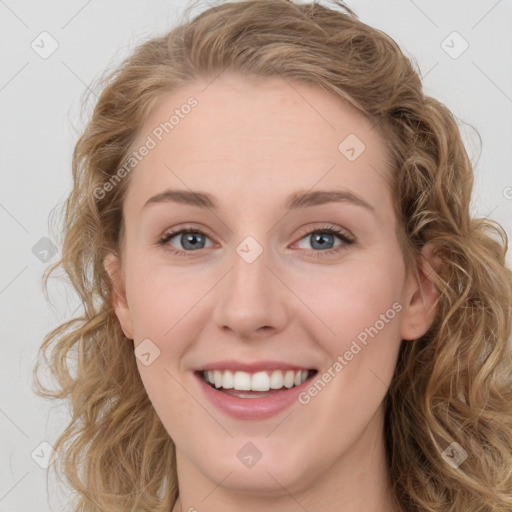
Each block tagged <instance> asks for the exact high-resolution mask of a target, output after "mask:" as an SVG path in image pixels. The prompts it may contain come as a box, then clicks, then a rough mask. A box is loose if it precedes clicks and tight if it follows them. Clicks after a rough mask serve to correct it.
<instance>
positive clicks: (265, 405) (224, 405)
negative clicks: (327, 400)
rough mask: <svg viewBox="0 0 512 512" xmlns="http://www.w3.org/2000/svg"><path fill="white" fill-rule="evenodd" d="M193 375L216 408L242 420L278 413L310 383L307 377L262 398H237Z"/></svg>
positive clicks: (289, 404)
mask: <svg viewBox="0 0 512 512" xmlns="http://www.w3.org/2000/svg"><path fill="white" fill-rule="evenodd" d="M195 376H196V378H197V379H198V380H199V384H200V386H201V389H202V390H203V393H204V394H205V396H206V397H207V398H208V399H209V400H210V402H212V404H213V405H214V406H215V407H217V409H219V410H220V411H222V412H224V413H226V414H228V415H229V416H231V417H233V418H237V419H242V420H264V419H266V418H271V417H272V416H275V415H277V414H279V413H280V412H282V411H284V410H285V409H287V408H288V407H290V406H291V405H292V404H293V403H294V402H297V400H298V398H297V396H298V395H299V394H300V392H301V391H303V390H304V389H306V388H307V387H308V386H309V385H310V384H311V380H312V378H309V379H307V380H306V381H305V382H303V383H302V384H300V385H299V386H295V387H293V388H290V389H287V390H286V391H280V392H279V393H274V394H272V395H270V396H267V397H264V398H238V397H236V396H233V395H228V394H227V393H224V392H222V391H218V390H217V389H216V388H213V387H212V386H210V385H209V384H207V383H206V382H205V380H204V379H203V378H202V376H201V375H200V374H198V373H196V374H195Z"/></svg>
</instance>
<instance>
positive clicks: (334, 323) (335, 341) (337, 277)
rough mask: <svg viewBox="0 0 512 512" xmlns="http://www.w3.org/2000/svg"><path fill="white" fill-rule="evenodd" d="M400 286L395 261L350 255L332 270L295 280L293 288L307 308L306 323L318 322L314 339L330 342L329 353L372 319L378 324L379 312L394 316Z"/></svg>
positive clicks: (354, 335)
mask: <svg viewBox="0 0 512 512" xmlns="http://www.w3.org/2000/svg"><path fill="white" fill-rule="evenodd" d="M401 285H402V276H401V271H400V268H397V267H396V265H395V264H391V263H390V262H389V261H383V260H378V259H377V260H375V259H370V258H368V259H364V258H359V259H356V258H354V259H352V260H350V261H349V260H347V261H346V262H344V264H343V265H340V266H339V267H338V268H336V270H335V271H333V268H331V269H328V271H322V272H317V273H315V274H311V276H310V278H303V277H302V278H301V279H296V280H295V282H294V284H293V289H294V292H295V293H296V294H297V296H298V297H299V298H301V300H302V301H303V303H304V304H305V305H306V306H307V309H308V310H309V312H307V313H306V318H310V319H311V320H310V322H309V323H310V326H311V327H313V322H315V323H316V324H318V326H319V328H318V327H317V329H316V332H317V333H318V336H319V338H318V339H321V340H324V342H325V343H326V344H327V345H330V346H331V349H330V350H328V352H329V353H332V351H333V350H334V351H335V352H337V351H338V350H339V349H340V348H343V347H344V346H345V345H346V344H347V343H348V344H350V340H352V339H353V338H356V337H357V336H358V335H359V334H360V333H361V332H364V329H365V328H367V327H370V326H372V325H374V324H375V323H376V322H379V323H378V327H381V322H380V321H379V320H380V318H381V315H386V312H387V311H388V310H390V309H391V311H390V312H389V315H388V316H391V317H392V318H395V316H396V314H395V313H396V306H395V309H393V304H394V303H397V302H399V301H400V299H401V295H400V292H401ZM394 323H395V324H398V322H394ZM389 324H390V323H389V322H386V326H388V325H389ZM362 337H364V336H362Z"/></svg>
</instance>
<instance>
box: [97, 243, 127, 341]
mask: <svg viewBox="0 0 512 512" xmlns="http://www.w3.org/2000/svg"><path fill="white" fill-rule="evenodd" d="M103 266H104V268H105V270H106V272H107V274H108V275H109V277H110V282H111V284H112V307H113V309H114V311H115V314H116V316H117V319H118V320H119V323H120V324H121V329H122V330H123V332H124V335H125V336H126V337H127V338H129V339H133V329H132V320H131V315H130V309H129V307H128V301H127V300H126V289H125V285H124V282H123V277H122V275H121V261H120V258H119V256H117V255H116V254H114V253H112V252H109V253H108V254H107V256H106V257H105V259H104V260H103Z"/></svg>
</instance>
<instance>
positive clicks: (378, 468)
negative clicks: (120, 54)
mask: <svg viewBox="0 0 512 512" xmlns="http://www.w3.org/2000/svg"><path fill="white" fill-rule="evenodd" d="M337 7H338V8H334V6H333V9H328V8H326V7H322V6H320V5H317V4H309V5H304V6H299V5H295V4H293V3H291V2H288V1H285V0H277V1H276V0H274V1H268V0H251V1H244V2H237V3H225V4H223V5H220V6H217V7H215V8H211V9H207V10H206V11H205V12H203V13H201V14H200V15H198V16H197V17H196V18H195V19H193V20H191V21H190V22H186V23H184V24H183V25H181V26H180V27H178V28H176V29H174V30H173V31H171V32H170V33H169V34H167V35H165V36H163V37H158V38H155V39H153V40H151V41H148V42H147V43H145V44H143V45H141V46H140V47H139V48H138V49H137V50H136V51H135V52H134V54H133V55H132V56H131V57H129V58H128V59H127V60H126V61H125V62H124V63H123V65H122V66H121V67H120V68H119V69H118V70H115V71H114V72H113V73H112V74H111V75H110V76H109V77H108V79H107V81H106V84H105V87H104V90H103V92H102V94H101V96H100V98H99V100H98V103H97V105H96V107H95V110H94V112H93V115H92V119H91V121H90V123H89V125H88V126H87V128H86V130H85V132H84V133H83V135H82V137H81V138H80V139H79V140H78V142H77V145H76V147H75V151H74V156H73V173H74V187H73V191H72V193H71V195H70V197H69V199H68V201H67V204H66V216H65V242H64V247H63V251H62V262H61V264H62V265H63V267H64V268H65V270H66V272H67V273H68V275H69V277H70V279H71V282H72V284H73V285H74V287H75V288H76V290H77V292H78V293H79V295H80V298H81V300H82V302H83V304H84V315H83V316H82V317H80V318H77V319H75V320H73V321H71V322H68V323H66V324H64V325H62V326H60V327H59V328H57V329H55V330H54V331H53V332H51V333H50V334H49V335H48V336H47V338H46V339H45V341H44V343H43V347H42V350H43V351H48V350H50V349H51V356H50V357H51V359H50V361H51V364H52V369H53V372H54V374H55V375H56V377H57V378H58V379H59V384H60V389H59V390H57V391H55V392H53V393H52V392H50V391H49V390H46V389H42V388H43V387H42V386H41V389H40V391H39V392H40V393H42V394H44V393H46V396H56V397H59V398H68V399H70V400H71V402H72V405H73V412H74V414H73V420H72V422H71V423H70V424H69V426H68V427H67V429H66V430H65V431H64V432H63V434H62V436H61V437H60V438H59V440H58V442H57V444H56V446H55V448H56V450H57V452H58V453H59V459H58V463H59V464H60V466H59V467H60V468H61V470H62V473H63V474H64V475H65V476H66V477H67V479H68V481H69V483H70V485H71V486H72V487H73V488H74V489H75V490H76V491H77V493H78V495H77V496H78V498H77V502H76V505H75V508H74V510H77V511H79V510H80V511H100V510H109V511H127V510H130V511H138V510H152V511H157V510H158V511H173V512H176V511H184V510H189V511H192V510H198V511H203V510H205V511H211V512H215V511H223V512H225V511H231V510H239V509H240V508H242V507H243V508H244V509H245V510H250V511H256V510H269V511H273V510H276V511H277V510H279V511H293V510H301V509H302V510H308V511H316V510H322V511H325V512H329V511H331V510H332V511H334V510H336V511H337V510H343V511H344V512H354V511H356V510H372V511H376V512H377V511H379V512H380V511H382V512H390V511H393V512H395V511H407V512H410V511H418V512H419V511H429V512H430V511H435V512H448V511H465V512H476V511H479V512H481V511H492V512H498V511H500V512H504V511H506V510H510V509H511V507H512V474H511V473H510V467H511V464H512V441H511V439H512V436H511V434H512V375H511V368H512V358H511V351H510V346H509V345H508V344H507V340H508V339H509V338H510V334H511V307H512V276H511V272H510V271H509V270H507V269H506V268H505V264H504V258H505V253H506V248H507V237H506V234H505V232H504V230H503V229H502V228H501V226H499V225H498V224H497V223H495V222H492V221H490V220H487V219H472V218H471V217H470V214H469V202H470V199H471V190H472V182H473V173H472V168H471V163H470V161H469V158H468V156H467V154H466V151H465V149H464V146H463V143H462V141H461V137H460V133H459V130H458V128H457V124H456V122H455V120H454V118H453V116H452V115H451V113H450V112H449V110H448V109H447V108H446V107H445V106H443V105H442V104H441V103H439V102H438V101H436V100H434V99H433V98H430V97H427V96H425V95H424V94H423V92H422V87H421V81H420V79H419V77H418V74H417V72H416V71H415V70H414V68H413V67H412V65H411V63H410V62H409V61H408V59H407V58H406V57H405V56H404V55H403V54H402V52H401V51H400V49H399V48H398V46H397V45H396V43H395V42H394V41H393V40H392V39H390V38H389V37H388V36H386V35H385V34H383V33H382V32H380V31H378V30H375V29H373V28H371V27H369V26H367V25H365V24H363V23H361V22H360V21H359V20H358V19H357V17H356V16H355V15H354V13H353V12H352V11H351V10H350V9H348V8H347V7H345V6H344V5H343V4H341V2H337ZM496 235H498V238H496ZM48 276H49V273H48V274H47V276H46V277H48ZM70 356H72V357H76V358H77V363H76V368H73V369H72V370H69V369H68V365H67V358H68V357H70ZM36 369H37V368H36Z"/></svg>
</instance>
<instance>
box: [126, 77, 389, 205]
mask: <svg viewBox="0 0 512 512" xmlns="http://www.w3.org/2000/svg"><path fill="white" fill-rule="evenodd" d="M191 98H192V99H191ZM191 105H193V106H191ZM149 140H151V143H150V144H147V145H148V146H149V145H151V146H152V148H151V149H150V150H149V151H148V152H147V154H146V155H145V156H144V157H143V158H142V159H141V160H140V162H139V163H138V164H137V166H136V168H135V170H134V171H133V172H132V175H131V177H130V180H131V183H130V186H129V190H128V195H127V198H126V200H127V201H128V200H129V201H130V202H134V203H139V205H140V206H142V204H143V202H144V201H145V200H146V199H147V198H148V197H150V196H151V195H153V194H155V193H158V192H162V191H163V190H164V189H165V188H180V189H190V190H208V191H210V192H211V193H212V194H214V195H215V196H218V197H219V198H220V201H221V202H222V201H223V200H229V202H230V204H234V203H236V202H238V203H239V204H240V205H242V204H243V205H245V206H246V207H247V206H248V205H249V204H250V203H251V201H253V200H254V199H255V198H262V197H266V198H268V199H269V200H270V199H272V200H274V201H281V199H282V198H284V197H285V196H288V195H289V194H290V192H293V191H296V190H310V189H314V187H317V188H322V189H325V188H340V187H343V188H344V189H349V190H352V191H354V192H355V193H358V194H359V195H361V196H365V198H366V200H367V201H368V202H370V203H381V204H382V206H383V207H386V206H390V204H389V202H390V198H389V190H387V189H388V188H389V186H388V184H387V181H388V180H387V174H388V172H389V171H388V169H387V163H386V162H387V153H386V149H385V145H384V142H383V141H382V139H381V138H380V135H379V134H378V133H377V131H376V130H373V129H372V124H371V122H370V120H369V119H367V118H366V117H365V116H364V115H362V114H361V113H360V112H359V111H357V110H356V109H355V108H354V107H352V106H351V105H349V104H348V103H347V102H345V101H344V100H341V99H340V98H338V97H336V96H334V94H331V93H328V92H326V91H324V90H322V89H321V88H319V87H317V86H313V85H309V84H305V83H301V82H293V83H291V82H286V81H284V80H282V79H277V78H271V79H268V78H265V79H258V80H255V79H252V78H251V79H249V78H244V77H240V76H237V75H229V74H225V75H221V76H219V77H217V78H216V79H214V80H213V81H210V82H207V81H197V82H194V83H191V84H188V85H186V86H184V87H182V88H180V89H178V90H176V91H173V92H172V93H169V94H167V95H165V96H164V97H162V98H160V100H159V101H158V103H157V104H156V106H155V107H154V108H153V110H152V112H151V113H150V115H149V117H148V119H147V121H146V123H145V124H144V126H143V127H142V128H141V130H140V132H139V134H138V137H137V140H136V142H135V144H134V145H133V147H134V148H137V147H140V146H141V145H143V144H145V143H147V142H148V141H149ZM259 200H261V199H259ZM260 206H261V205H260Z"/></svg>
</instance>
